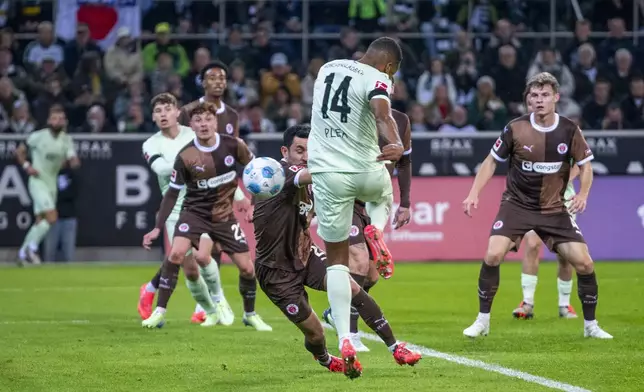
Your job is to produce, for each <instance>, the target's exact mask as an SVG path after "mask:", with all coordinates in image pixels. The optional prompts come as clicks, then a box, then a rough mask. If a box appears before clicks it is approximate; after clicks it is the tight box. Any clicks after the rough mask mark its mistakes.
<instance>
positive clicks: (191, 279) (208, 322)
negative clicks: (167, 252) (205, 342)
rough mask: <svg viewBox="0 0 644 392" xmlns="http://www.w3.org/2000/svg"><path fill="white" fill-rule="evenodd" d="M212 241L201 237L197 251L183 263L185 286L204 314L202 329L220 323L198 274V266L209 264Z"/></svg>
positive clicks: (207, 290)
mask: <svg viewBox="0 0 644 392" xmlns="http://www.w3.org/2000/svg"><path fill="white" fill-rule="evenodd" d="M212 245H213V243H212V240H211V238H210V236H202V237H201V239H200V241H199V250H195V251H194V252H193V255H194V257H192V255H188V256H186V259H185V261H184V263H183V270H184V273H185V275H186V285H187V286H188V289H189V290H190V294H192V297H193V298H194V299H195V301H197V304H199V305H200V306H201V307H202V308H203V309H204V312H205V318H204V321H203V322H202V323H201V326H202V327H211V326H213V325H216V324H218V323H219V322H220V316H221V314H220V313H221V312H219V309H218V308H217V307H216V306H215V304H214V302H213V301H212V298H211V296H210V291H209V289H208V285H207V284H206V281H205V280H204V278H203V277H202V276H201V274H200V273H199V270H200V268H199V267H200V266H201V267H203V266H206V265H208V264H210V252H211V250H212ZM215 268H216V267H215Z"/></svg>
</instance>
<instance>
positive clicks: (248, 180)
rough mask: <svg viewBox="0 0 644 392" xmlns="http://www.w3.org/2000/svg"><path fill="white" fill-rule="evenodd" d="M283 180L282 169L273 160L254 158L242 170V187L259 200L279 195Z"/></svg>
mask: <svg viewBox="0 0 644 392" xmlns="http://www.w3.org/2000/svg"><path fill="white" fill-rule="evenodd" d="M284 179H285V175H284V168H283V167H282V165H281V164H280V163H279V162H277V161H276V160H275V159H273V158H266V157H259V158H255V159H253V160H252V161H250V162H248V165H246V167H245V168H244V175H243V181H244V187H246V189H247V190H248V192H250V193H251V194H252V195H253V196H255V197H256V198H257V199H259V200H266V199H270V198H271V197H273V196H275V195H277V194H278V193H280V191H281V190H282V188H284Z"/></svg>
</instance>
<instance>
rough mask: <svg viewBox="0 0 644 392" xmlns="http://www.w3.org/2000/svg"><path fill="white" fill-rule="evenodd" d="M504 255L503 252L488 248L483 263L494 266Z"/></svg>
mask: <svg viewBox="0 0 644 392" xmlns="http://www.w3.org/2000/svg"><path fill="white" fill-rule="evenodd" d="M504 257H505V252H503V251H500V250H495V249H488V251H487V253H486V254H485V264H487V265H489V266H492V267H495V266H497V265H499V264H501V262H502V261H503V258H504Z"/></svg>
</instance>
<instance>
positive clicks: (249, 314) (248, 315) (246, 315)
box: [244, 312, 257, 318]
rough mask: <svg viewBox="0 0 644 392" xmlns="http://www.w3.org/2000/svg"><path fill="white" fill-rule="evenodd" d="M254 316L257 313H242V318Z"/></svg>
mask: <svg viewBox="0 0 644 392" xmlns="http://www.w3.org/2000/svg"><path fill="white" fill-rule="evenodd" d="M256 314H257V313H255V312H244V317H246V318H248V317H251V316H254V315H256Z"/></svg>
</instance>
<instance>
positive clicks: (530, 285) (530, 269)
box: [512, 91, 579, 320]
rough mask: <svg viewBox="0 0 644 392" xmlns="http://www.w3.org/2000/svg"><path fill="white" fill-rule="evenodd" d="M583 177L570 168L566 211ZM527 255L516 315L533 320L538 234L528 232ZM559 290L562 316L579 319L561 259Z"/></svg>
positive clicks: (567, 266) (568, 267) (569, 277)
mask: <svg viewBox="0 0 644 392" xmlns="http://www.w3.org/2000/svg"><path fill="white" fill-rule="evenodd" d="M527 98H528V91H526V92H525V94H524V102H525V105H526V108H527V109H528V113H532V112H533V111H534V110H532V107H531V106H530V103H529V102H528V99H527ZM578 175H579V168H578V167H577V165H573V166H572V167H571V168H570V179H569V180H568V186H567V187H566V191H565V192H564V199H565V200H566V203H565V206H566V208H570V206H571V203H572V198H573V197H574V196H575V187H574V185H573V183H572V181H573V180H574V179H575V178H576V177H577V176H578ZM571 217H572V219H574V220H576V219H577V214H571ZM524 242H525V247H526V252H525V255H524V257H523V261H522V264H521V288H522V290H523V300H522V301H521V303H520V304H519V306H518V307H517V308H516V309H514V311H513V312H512V315H513V316H514V317H515V318H518V319H525V320H529V319H531V318H532V317H533V316H534V293H535V291H536V289H537V280H538V278H537V273H538V271H539V251H540V250H541V247H542V246H543V241H541V238H539V236H538V235H537V233H535V232H534V230H531V231H529V232H528V233H526V235H525V238H524ZM557 259H558V264H557V291H558V293H559V317H561V318H565V319H575V318H577V312H575V309H574V308H573V307H572V305H570V293H571V292H572V273H573V268H572V265H570V263H568V262H566V261H565V260H563V259H562V258H561V257H560V256H557Z"/></svg>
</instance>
